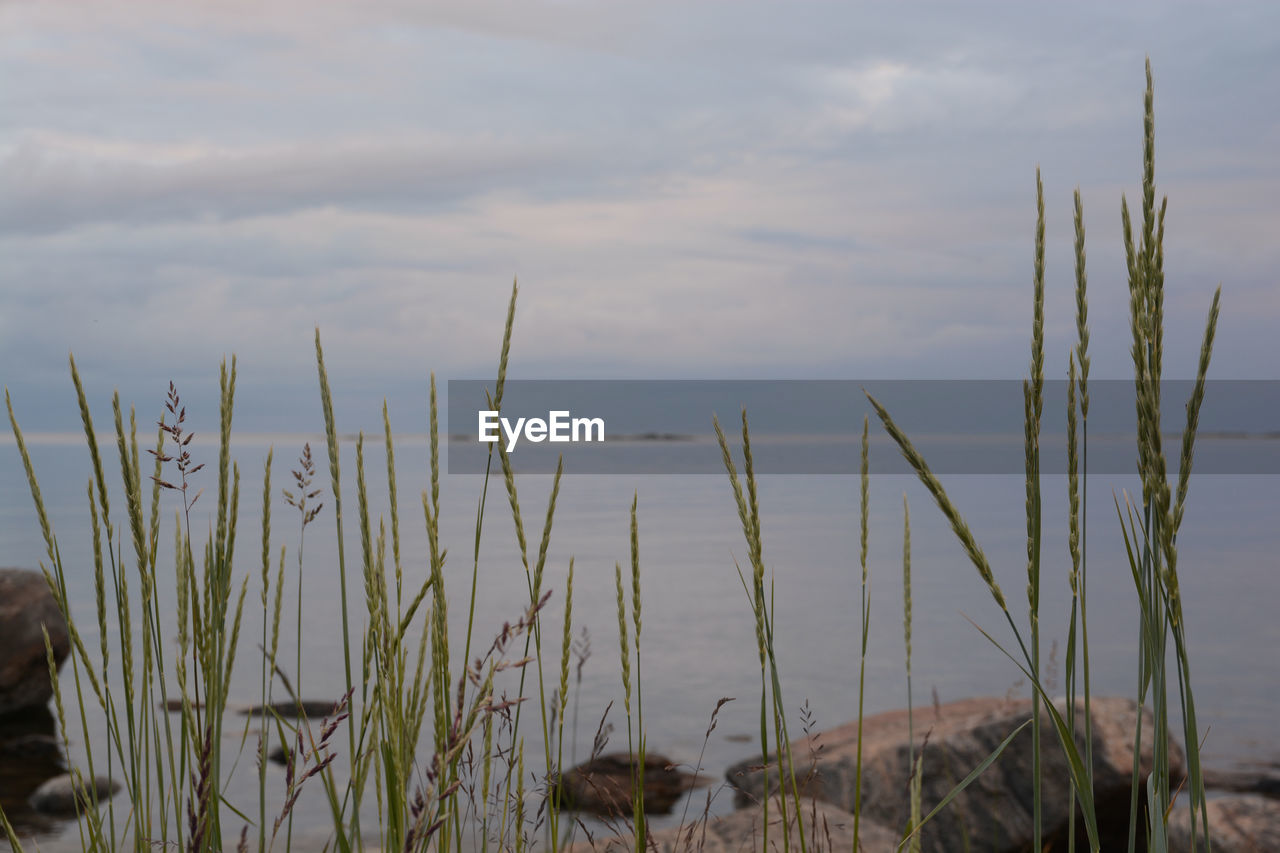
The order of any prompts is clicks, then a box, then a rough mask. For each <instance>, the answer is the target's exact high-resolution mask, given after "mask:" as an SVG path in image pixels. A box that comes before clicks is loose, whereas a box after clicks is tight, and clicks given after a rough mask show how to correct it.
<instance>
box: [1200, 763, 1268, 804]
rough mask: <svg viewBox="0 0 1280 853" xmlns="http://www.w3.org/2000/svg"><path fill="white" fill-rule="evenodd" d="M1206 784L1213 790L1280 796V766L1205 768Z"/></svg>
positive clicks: (1206, 786) (1208, 788) (1207, 787)
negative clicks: (1228, 768) (1229, 768)
mask: <svg viewBox="0 0 1280 853" xmlns="http://www.w3.org/2000/svg"><path fill="white" fill-rule="evenodd" d="M1204 786H1205V788H1206V789H1207V790H1212V791H1230V792H1231V793H1233V794H1262V795H1263V796H1264V797H1271V798H1273V799H1274V798H1280V767H1276V766H1270V767H1267V766H1263V767H1257V768H1237V769H1235V770H1205V771H1204Z"/></svg>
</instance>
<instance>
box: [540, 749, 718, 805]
mask: <svg viewBox="0 0 1280 853" xmlns="http://www.w3.org/2000/svg"><path fill="white" fill-rule="evenodd" d="M635 771H636V762H635V761H634V760H633V759H632V757H631V756H630V755H627V754H626V753H614V754H612V755H601V756H598V757H596V758H593V759H591V760H590V761H587V762H585V763H583V764H580V765H578V766H577V767H575V768H573V769H572V770H568V771H566V772H565V774H564V776H562V777H561V778H560V779H559V780H558V781H557V782H556V783H555V794H556V796H558V797H559V800H560V806H561V808H565V809H571V810H573V811H583V812H591V813H593V814H598V815H627V814H630V813H631V812H632V811H633V808H632V794H633V792H634V790H635V781H634V774H635ZM705 784H707V779H706V778H705V777H696V776H694V775H693V774H691V773H686V772H684V771H683V770H681V769H680V768H679V766H678V765H676V764H675V762H673V761H671V759H669V758H667V757H665V756H662V755H658V754H655V753H650V754H648V755H646V756H645V760H644V784H643V786H642V787H643V788H644V810H645V812H646V813H652V814H668V813H670V812H671V809H672V807H674V806H675V804H676V803H677V802H679V801H680V800H681V799H682V798H683V797H684V795H685V794H686V793H688V792H689V791H690V790H691V789H693V788H695V787H698V786H701V785H705Z"/></svg>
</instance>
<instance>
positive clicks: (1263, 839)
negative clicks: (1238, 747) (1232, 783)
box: [1169, 794, 1280, 853]
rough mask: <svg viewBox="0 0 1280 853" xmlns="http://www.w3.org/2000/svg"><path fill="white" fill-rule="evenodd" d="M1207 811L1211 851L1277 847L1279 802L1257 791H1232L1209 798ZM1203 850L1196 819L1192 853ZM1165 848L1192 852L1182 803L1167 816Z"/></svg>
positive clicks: (1188, 821)
mask: <svg viewBox="0 0 1280 853" xmlns="http://www.w3.org/2000/svg"><path fill="white" fill-rule="evenodd" d="M1183 799H1184V800H1185V799H1186V798H1183ZM1208 810H1209V840H1210V842H1211V843H1212V846H1213V851H1214V853H1256V851H1260V850H1280V802H1276V801H1275V800H1270V799H1267V798H1266V797H1262V796H1258V795H1257V794H1233V795H1231V796H1228V797H1216V798H1214V799H1212V800H1209V802H1208ZM1206 849H1208V847H1206V845H1205V843H1204V831H1203V830H1202V829H1201V827H1200V825H1199V822H1198V821H1197V823H1196V849H1195V851H1194V853H1202V851H1204V850H1206ZM1169 850H1170V851H1171V853H1192V851H1191V814H1190V812H1189V811H1188V810H1187V808H1186V806H1185V805H1180V806H1179V807H1178V808H1177V809H1175V810H1174V813H1173V814H1172V815H1171V816H1170V817H1169Z"/></svg>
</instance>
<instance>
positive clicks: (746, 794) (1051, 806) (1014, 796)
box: [727, 698, 1185, 853]
mask: <svg viewBox="0 0 1280 853" xmlns="http://www.w3.org/2000/svg"><path fill="white" fill-rule="evenodd" d="M1064 708H1065V705H1064V704H1061V703H1060V704H1059V711H1062V710H1063V709H1064ZM1076 708H1077V710H1076V719H1077V722H1078V726H1077V732H1078V733H1077V742H1078V743H1079V744H1080V745H1081V748H1082V749H1083V742H1084V734H1083V730H1084V729H1083V724H1082V723H1083V719H1084V703H1083V702H1078V703H1077V705H1076ZM1092 708H1093V757H1094V783H1095V795H1096V800H1097V810H1098V813H1099V819H1100V820H1101V819H1102V817H1103V814H1104V812H1106V811H1107V810H1108V809H1109V808H1110V807H1111V806H1112V805H1114V804H1122V808H1123V809H1124V810H1125V812H1126V813H1127V810H1128V804H1129V787H1130V778H1131V774H1132V770H1133V750H1132V744H1133V732H1134V728H1135V726H1136V725H1137V722H1138V713H1139V711H1138V706H1137V704H1136V703H1135V702H1133V700H1131V699H1126V698H1094V699H1093V702H1092ZM1041 713H1042V715H1043V718H1044V722H1043V725H1042V726H1041V746H1042V750H1041V768H1042V779H1043V782H1042V788H1041V802H1042V804H1043V809H1044V812H1043V814H1044V831H1045V834H1046V836H1049V835H1052V834H1054V833H1055V832H1057V831H1059V830H1062V829H1065V826H1066V821H1067V814H1066V804H1067V793H1068V789H1069V788H1070V784H1071V777H1070V774H1069V772H1068V770H1067V764H1066V759H1065V758H1064V757H1063V754H1062V748H1061V746H1060V745H1059V743H1058V739H1057V736H1056V735H1055V734H1054V732H1053V728H1052V725H1051V724H1050V723H1049V718H1048V714H1047V713H1046V712H1044V711H1042V712H1041ZM1142 713H1143V731H1144V732H1150V731H1151V730H1152V729H1153V727H1154V724H1153V720H1152V717H1151V712H1150V711H1143V712H1142ZM1030 716H1031V702H1030V700H1028V699H1020V700H1007V699H1000V698H985V699H965V700H961V701H959V702H951V703H949V704H946V705H942V706H940V707H938V708H937V710H936V711H935V709H934V708H932V707H924V708H918V709H916V711H915V738H916V745H915V748H916V750H917V751H918V750H919V749H920V748H921V744H922V743H924V742H925V739H926V735H927V744H926V745H925V748H924V769H923V774H922V775H923V791H922V799H923V803H922V805H923V808H924V813H925V814H928V812H929V811H930V810H932V808H933V807H934V806H935V805H936V804H937V803H938V802H939V801H940V800H941V799H942V797H943V796H945V795H946V794H947V793H948V792H949V791H950V790H951V789H952V788H953V787H955V785H956V784H957V783H959V782H960V780H962V779H964V777H965V776H967V775H968V774H969V772H970V771H972V770H973V769H974V768H975V767H977V766H978V765H979V764H981V763H982V762H983V761H984V760H985V759H986V758H987V756H989V755H990V754H991V753H992V751H994V750H995V748H996V747H997V746H999V744H1000V742H1001V741H1003V740H1004V739H1005V737H1007V736H1008V735H1009V734H1010V733H1011V732H1012V731H1013V730H1014V729H1015V728H1017V727H1018V726H1019V725H1021V724H1022V723H1024V722H1026V720H1027V719H1028V718H1029V717H1030ZM862 728H863V743H862V818H863V820H864V821H865V820H868V819H869V820H872V821H874V822H876V823H879V824H882V825H884V826H889V827H901V826H904V825H905V824H906V821H907V818H908V800H907V796H906V792H907V785H908V781H909V779H910V777H911V770H910V767H909V760H908V755H909V751H908V735H907V712H906V711H905V710H901V711H890V712H888V713H885V714H877V715H874V716H871V717H867V718H865V719H864V720H863V724H862ZM1031 742H1032V741H1031V729H1030V728H1027V729H1025V730H1024V731H1023V732H1021V733H1020V734H1019V735H1018V736H1017V737H1016V738H1014V740H1013V742H1012V743H1010V745H1009V746H1008V748H1007V749H1006V750H1005V751H1004V753H1003V754H1001V756H1000V758H999V759H998V760H997V761H996V762H995V763H994V764H992V765H991V766H990V767H988V768H987V769H986V771H985V772H984V773H983V774H982V775H981V776H979V777H978V778H977V779H976V780H975V781H974V783H973V784H972V785H970V786H969V787H968V788H967V789H966V790H965V791H964V793H962V794H960V795H959V796H958V797H956V799H955V800H954V801H953V802H952V804H951V806H950V807H948V808H947V809H944V810H943V811H942V812H941V813H939V814H938V816H937V817H936V818H934V819H933V820H932V821H931V822H930V823H929V824H928V825H927V826H925V828H924V830H923V831H922V832H921V840H922V846H923V849H924V850H925V851H928V853H948V852H949V851H953V850H954V851H960V850H965V849H971V850H991V851H1018V850H1025V849H1027V848H1028V847H1029V846H1030V845H1031V835H1032V814H1031V800H1032V797H1031V754H1032V749H1031ZM1171 746H1172V748H1173V752H1172V755H1171V757H1170V762H1171V765H1172V766H1171V768H1170V770H1171V775H1172V776H1173V777H1174V778H1175V779H1181V777H1182V774H1183V773H1184V772H1185V770H1184V760H1183V756H1182V750H1181V749H1180V748H1178V746H1177V744H1171ZM857 748H858V725H857V722H856V721H854V722H850V723H845V724H844V725H842V726H839V727H837V728H834V729H830V730H828V731H825V732H821V733H818V734H815V735H812V736H810V737H808V738H803V739H801V740H799V741H796V742H795V743H793V744H792V746H791V752H792V755H793V756H794V760H795V763H796V775H797V777H798V779H799V780H800V792H801V794H802V795H807V796H810V797H814V798H815V799H818V800H823V801H826V802H829V803H832V804H833V805H836V806H839V807H840V808H842V809H844V810H846V811H850V812H851V811H853V808H854V785H855V778H856V772H855V768H856V762H857V758H856V756H857ZM1140 761H1141V768H1142V770H1141V772H1142V774H1143V776H1144V777H1145V776H1146V775H1147V774H1148V773H1150V772H1151V739H1150V737H1149V736H1148V737H1144V739H1143V752H1142V754H1141V756H1140ZM761 763H762V762H761V759H759V758H756V759H753V760H751V761H747V762H743V763H741V764H738V765H735V766H734V767H731V768H730V769H729V771H728V773H727V776H728V778H729V783H730V784H731V785H733V786H734V787H736V788H738V790H739V794H738V797H737V799H738V802H739V805H743V804H746V803H752V802H757V801H759V800H760V799H761V798H762V796H763V795H764V788H765V780H766V777H765V771H764V770H762V769H760V767H759V765H760V764H761ZM769 781H770V793H773V792H775V791H776V790H777V769H776V765H775V766H774V767H772V768H771V770H770V771H769ZM966 840H967V844H966V843H965V842H966ZM1103 849H1104V850H1105V849H1109V848H1108V846H1107V845H1106V844H1104V845H1103Z"/></svg>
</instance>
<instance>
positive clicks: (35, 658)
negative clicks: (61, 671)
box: [0, 569, 71, 716]
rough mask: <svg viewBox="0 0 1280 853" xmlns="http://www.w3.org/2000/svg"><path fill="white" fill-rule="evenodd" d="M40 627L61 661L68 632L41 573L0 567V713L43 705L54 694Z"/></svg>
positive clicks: (66, 648)
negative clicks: (45, 631) (46, 633)
mask: <svg viewBox="0 0 1280 853" xmlns="http://www.w3.org/2000/svg"><path fill="white" fill-rule="evenodd" d="M42 627H43V628H44V629H45V630H47V631H48V632H49V641H50V643H52V644H53V657H54V660H55V661H56V662H57V664H58V666H59V667H61V666H62V662H63V661H64V660H66V658H67V653H68V652H70V650H71V638H70V636H69V635H68V633H67V623H66V621H65V620H64V619H63V618H62V613H61V611H59V610H58V605H57V603H56V602H55V601H54V599H53V594H52V593H50V592H49V585H48V584H47V583H46V582H45V579H44V575H43V574H41V573H39V572H33V571H28V570H26V569H0V716H4V715H5V714H9V713H12V712H14V711H20V710H23V709H25V708H33V707H39V706H43V705H45V704H46V703H47V702H48V701H49V699H50V698H51V697H52V696H53V684H52V682H51V681H50V679H49V663H48V659H47V658H46V656H45V646H44V634H43V633H42V631H41V628H42Z"/></svg>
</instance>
